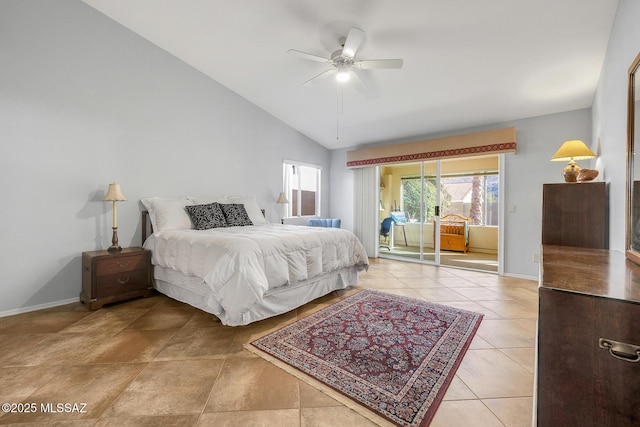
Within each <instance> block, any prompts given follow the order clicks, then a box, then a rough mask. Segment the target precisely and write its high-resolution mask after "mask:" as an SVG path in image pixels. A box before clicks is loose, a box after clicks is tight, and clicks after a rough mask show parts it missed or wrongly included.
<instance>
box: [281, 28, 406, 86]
mask: <svg viewBox="0 0 640 427" xmlns="http://www.w3.org/2000/svg"><path fill="white" fill-rule="evenodd" d="M362 40H364V31H362V30H360V29H358V28H351V29H350V30H349V33H348V34H347V37H346V38H343V39H341V40H340V41H339V42H340V44H341V45H342V49H338V50H336V51H335V52H333V53H332V54H331V57H330V58H324V57H322V56H318V55H314V54H312V53H307V52H302V51H299V50H295V49H289V50H288V53H290V54H292V55H296V56H299V57H301V58H305V59H310V60H312V61H317V62H324V63H326V64H330V65H332V66H333V68H331V69H329V70H326V71H323V72H322V73H320V74H318V75H317V76H314V77H312V78H310V79H309V80H307V81H306V82H304V85H305V86H311V85H313V84H315V83H317V82H318V81H319V80H321V79H323V78H325V77H328V76H330V75H332V74H335V75H336V79H337V80H338V81H339V82H345V81H347V80H349V79H350V78H351V77H352V76H354V78H355V79H357V80H360V78H359V76H358V74H357V73H356V70H371V69H380V68H402V59H370V60H359V59H356V58H355V56H356V53H357V52H358V48H359V47H360V44H361V43H362ZM360 83H361V82H360Z"/></svg>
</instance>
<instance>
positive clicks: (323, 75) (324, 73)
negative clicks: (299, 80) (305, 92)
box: [303, 69, 336, 86]
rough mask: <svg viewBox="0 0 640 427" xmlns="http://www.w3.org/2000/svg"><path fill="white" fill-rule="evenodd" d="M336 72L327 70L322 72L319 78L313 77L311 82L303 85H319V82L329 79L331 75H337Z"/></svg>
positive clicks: (308, 81)
mask: <svg viewBox="0 0 640 427" xmlns="http://www.w3.org/2000/svg"><path fill="white" fill-rule="evenodd" d="M335 72H336V70H335V69H333V70H326V71H323V72H321V73H320V74H318V75H317V76H314V77H311V78H310V79H309V80H307V81H306V82H304V83H303V85H305V86H313V85H314V84H316V83H318V81H320V80H322V79H324V78H326V77H329V76H330V75H331V74H333V73H335Z"/></svg>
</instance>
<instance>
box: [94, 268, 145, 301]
mask: <svg viewBox="0 0 640 427" xmlns="http://www.w3.org/2000/svg"><path fill="white" fill-rule="evenodd" d="M96 281H97V287H96V293H97V295H96V296H97V298H104V297H110V296H114V295H119V294H126V293H127V292H134V291H138V290H142V289H147V288H150V287H151V286H150V284H149V273H148V270H147V269H146V268H142V269H138V270H133V271H126V272H122V273H120V274H112V275H109V276H100V277H98V278H97V279H96Z"/></svg>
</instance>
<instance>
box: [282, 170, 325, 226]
mask: <svg viewBox="0 0 640 427" xmlns="http://www.w3.org/2000/svg"><path fill="white" fill-rule="evenodd" d="M283 169H284V193H285V194H286V196H287V200H288V201H289V203H288V205H287V216H288V217H291V216H320V181H321V180H320V172H321V170H322V168H321V167H320V166H317V165H310V164H305V163H300V162H293V161H289V160H285V162H284V164H283Z"/></svg>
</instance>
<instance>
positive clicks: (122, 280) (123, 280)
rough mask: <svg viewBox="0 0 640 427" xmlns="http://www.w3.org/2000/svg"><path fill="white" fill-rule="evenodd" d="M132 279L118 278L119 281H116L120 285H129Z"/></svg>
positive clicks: (128, 277)
mask: <svg viewBox="0 0 640 427" xmlns="http://www.w3.org/2000/svg"><path fill="white" fill-rule="evenodd" d="M130 278H131V277H130V276H127V278H126V279H121V278H119V277H118V279H116V280H117V281H118V283H120V284H121V285H124V284H125V283H127V282H128V281H129V279H130Z"/></svg>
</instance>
